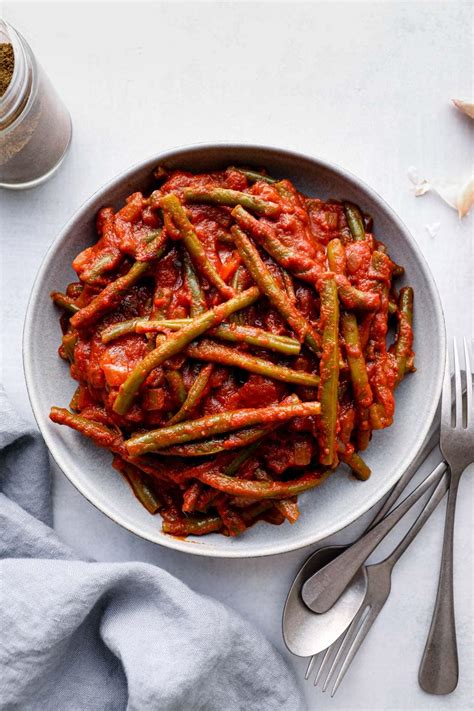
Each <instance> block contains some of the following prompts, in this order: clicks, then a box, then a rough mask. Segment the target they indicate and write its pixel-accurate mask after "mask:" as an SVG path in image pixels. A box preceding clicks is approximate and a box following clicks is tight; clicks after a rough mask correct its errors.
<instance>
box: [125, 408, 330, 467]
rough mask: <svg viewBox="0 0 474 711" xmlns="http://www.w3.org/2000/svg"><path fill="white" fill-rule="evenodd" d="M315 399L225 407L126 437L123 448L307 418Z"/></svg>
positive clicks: (147, 448) (152, 448)
mask: <svg viewBox="0 0 474 711" xmlns="http://www.w3.org/2000/svg"><path fill="white" fill-rule="evenodd" d="M320 410H321V408H320V405H319V402H304V403H298V404H290V405H281V404H280V405H270V406H268V407H260V408H247V409H243V410H229V411H227V412H220V413H217V414H215V415H206V416H205V417H201V418H199V419H197V420H188V421H187V422H180V423H178V424H176V425H171V426H169V427H162V428H161V429H158V430H150V431H149V432H146V433H145V434H139V435H135V436H134V437H132V438H131V439H129V440H127V442H126V448H127V451H128V453H129V454H130V455H131V456H137V455H140V454H145V453H146V452H156V451H157V450H159V449H162V448H163V447H171V446H172V445H174V444H182V443H184V442H189V441H191V440H196V439H204V438H205V437H211V436H212V435H216V434H222V433H223V432H230V431H232V430H240V429H242V428H243V427H249V426H251V425H256V424H259V425H264V424H276V423H281V422H285V421H287V420H290V419H293V418H294V417H309V416H312V415H318V414H319V413H320Z"/></svg>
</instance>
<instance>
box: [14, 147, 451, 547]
mask: <svg viewBox="0 0 474 711" xmlns="http://www.w3.org/2000/svg"><path fill="white" fill-rule="evenodd" d="M158 163H163V164H165V165H166V166H168V167H171V168H183V169H188V170H191V171H208V170H214V169H218V168H223V167H226V166H228V165H232V164H237V165H239V164H240V165H252V166H256V167H260V166H265V168H266V169H267V170H268V171H269V173H270V174H271V175H275V176H281V177H286V178H289V179H290V180H292V181H293V182H294V183H295V184H296V186H297V187H298V188H299V189H300V190H301V191H302V192H303V193H306V194H307V195H310V196H317V197H321V198H329V197H335V198H347V199H349V200H352V201H354V202H356V203H358V204H359V205H360V206H361V207H362V208H363V209H364V210H365V211H367V212H368V213H370V214H371V215H372V216H373V218H374V225H375V234H376V235H377V236H378V237H379V238H380V239H381V240H382V241H383V242H385V243H386V245H387V247H388V249H389V252H390V254H391V255H392V256H393V258H394V259H395V261H396V262H398V263H399V264H403V265H404V266H405V268H406V277H405V280H406V283H407V284H410V285H411V286H413V287H414V289H415V350H416V364H417V368H418V370H417V372H416V373H415V374H413V375H410V376H409V377H408V378H406V379H405V380H404V381H403V383H402V384H401V386H400V387H399V388H398V390H397V393H396V401H397V407H396V417H395V422H394V424H393V426H392V427H390V428H389V429H388V430H384V431H381V432H376V433H374V436H373V439H372V442H371V444H370V447H369V449H368V450H367V451H366V452H364V458H365V459H366V460H367V463H368V464H369V466H370V467H371V469H372V472H373V473H372V476H371V477H370V479H369V480H368V481H367V482H360V481H357V480H356V479H353V478H352V477H350V476H349V475H347V474H346V473H343V472H342V471H341V472H340V473H338V474H335V475H334V476H332V477H331V478H330V479H329V480H328V481H326V482H325V483H324V485H323V486H321V487H320V488H317V489H315V490H313V491H309V492H307V493H305V494H303V495H302V496H301V497H299V501H300V505H301V517H300V519H299V520H298V521H297V523H296V524H294V525H293V526H290V525H289V524H288V523H285V524H283V525H282V526H271V525H267V524H264V523H259V524H257V525H256V526H254V527H253V528H251V529H249V530H248V531H247V532H246V533H245V534H244V535H243V536H241V537H238V538H227V537H225V536H222V535H218V534H211V535H209V536H204V537H202V538H200V537H189V538H188V539H186V540H181V539H178V538H173V537H171V536H167V535H165V534H163V533H161V530H160V529H161V518H160V516H159V515H157V516H151V515H150V514H149V513H147V511H146V510H145V509H144V508H143V507H142V506H141V505H140V504H139V503H138V501H137V500H136V499H135V497H134V496H133V494H132V493H131V491H130V489H129V487H128V484H126V482H125V481H124V480H123V479H122V478H121V477H120V476H119V475H118V474H117V472H116V471H115V470H114V469H112V467H111V464H110V462H111V455H110V454H109V452H107V451H104V450H101V449H99V448H98V447H96V446H94V445H93V444H92V443H91V442H89V441H88V440H86V439H85V438H84V437H82V436H81V435H79V434H78V433H76V432H74V431H72V430H70V429H69V428H67V427H59V426H58V425H55V424H53V423H52V422H50V420H49V419H48V413H49V410H50V407H51V405H58V406H67V403H68V402H69V400H70V398H71V395H72V393H73V391H74V388H75V384H74V382H73V381H72V380H71V378H70V376H69V372H68V367H67V366H66V364H65V363H64V362H63V361H62V360H61V359H60V358H59V357H58V355H57V348H58V343H59V339H60V328H59V323H58V312H57V309H55V308H54V306H53V305H52V303H51V301H50V298H49V293H50V292H51V291H52V290H53V289H59V290H62V289H64V288H65V286H66V284H68V283H69V282H70V281H73V280H74V279H75V274H74V272H73V271H72V268H71V261H72V259H73V257H74V256H75V255H76V254H77V253H78V252H79V251H81V250H82V249H84V248H85V247H86V246H88V245H90V244H92V243H93V242H94V241H95V239H96V235H95V229H94V222H95V216H96V213H97V210H98V209H99V208H100V207H102V206H103V205H112V206H114V207H116V208H118V207H119V206H120V205H121V203H122V201H123V200H124V198H125V197H126V196H127V195H129V194H130V193H132V192H134V191H135V190H142V191H144V192H146V191H147V190H149V189H150V187H151V185H152V181H151V174H152V170H153V168H154V167H155V166H156V165H157V164H158ZM23 345H24V368H25V375H26V382H27V386H28V391H29V396H30V400H31V405H32V408H33V412H34V415H35V417H36V420H37V422H38V426H39V428H40V430H41V432H42V434H43V436H44V439H45V441H46V444H47V445H48V447H49V450H50V452H51V454H52V456H53V457H54V459H55V460H56V462H57V464H58V465H59V467H60V468H61V469H62V470H63V472H64V473H65V474H66V476H67V477H68V478H69V480H70V481H71V482H72V483H73V484H74V486H75V487H76V488H77V489H78V490H79V491H80V492H81V493H82V494H83V495H84V496H85V497H86V498H87V499H88V500H89V501H90V502H91V503H92V504H94V505H95V506H96V507H97V508H98V509H100V511H102V512H103V513H105V514H106V515H107V516H109V517H110V518H111V519H112V520H113V521H115V522H116V523H119V524H120V525H121V526H124V527H125V528H127V529H128V530H129V531H132V532H133V533H135V534H137V535H138V536H141V537H143V538H145V539H147V540H149V541H153V542H155V543H160V544H161V545H164V546H168V547H169V548H175V549H177V550H181V551H186V552H187V553H195V554H197V555H208V556H222V557H252V556H262V555H273V554H276V553H282V552H284V551H290V550H294V549H296V548H301V547H303V546H306V545H309V544H311V543H315V542H316V541H319V540H321V539H323V538H325V537H326V536H328V535H330V534H332V533H335V532H336V531H338V530H340V529H341V528H343V527H345V526H347V525H349V524H350V523H352V522H353V521H355V520H356V519H357V518H358V517H359V516H361V515H362V514H363V513H365V512H366V511H367V510H368V509H369V508H370V507H371V506H373V505H374V504H375V503H376V502H377V501H378V500H379V499H380V498H381V497H382V496H383V495H384V494H386V493H387V492H388V491H389V490H390V488H391V487H392V486H393V485H394V484H395V483H396V482H397V480H398V479H399V478H400V476H401V475H402V474H403V472H404V471H405V469H406V468H407V467H408V466H409V465H410V463H411V462H412V461H413V459H414V457H415V455H416V453H417V452H418V450H419V449H420V447H421V446H422V444H423V441H424V439H425V437H426V434H427V432H428V429H429V426H430V424H431V421H432V419H433V417H434V415H435V411H436V407H437V404H438V400H439V396H440V392H441V382H442V372H443V365H444V358H445V348H446V344H445V332H444V321H443V314H442V310H441V306H440V301H439V297H438V293H437V291H436V287H435V284H434V282H433V278H432V276H431V274H430V272H429V269H428V267H427V265H426V263H425V260H424V258H423V256H422V255H421V253H420V251H419V249H418V247H417V245H416V243H415V241H414V240H413V238H412V237H411V235H410V233H409V232H408V230H407V229H406V227H405V226H404V225H403V223H402V222H401V221H400V220H399V218H398V217H397V216H396V215H395V213H394V212H393V211H392V210H391V209H390V207H388V205H387V204H386V203H385V202H384V201H383V200H382V199H381V198H380V197H379V196H378V195H377V194H376V193H375V192H374V191H373V190H371V189H370V188H369V187H367V185H365V184H364V183H362V182H361V181H360V180H359V179H358V178H356V177H355V176H354V175H352V174H350V173H348V172H347V171H345V170H343V169H342V168H339V167H336V166H334V165H330V164H328V163H325V162H324V161H321V160H319V159H316V158H311V157H309V156H304V155H300V154H297V153H292V152H290V151H286V150H281V149H278V148H269V147H263V146H247V145H227V144H225V145H199V146H191V147H187V148H179V149H174V150H171V151H169V152H167V153H161V154H160V155H156V156H154V157H153V158H150V159H149V160H147V161H145V162H143V163H141V164H139V165H136V166H133V167H132V168H130V169H129V170H127V171H125V172H124V173H122V174H121V175H119V176H118V177H116V178H114V179H113V180H112V181H111V182H109V183H108V184H107V185H105V186H104V187H103V188H101V189H100V190H99V191H98V192H97V193H95V195H93V196H92V197H91V198H90V199H89V200H88V201H87V202H86V203H85V204H84V205H83V206H82V207H81V208H80V209H79V210H78V211H77V213H76V214H75V215H74V217H73V218H72V219H71V220H70V221H69V223H68V224H67V225H66V227H65V228H64V229H63V231H62V232H61V234H60V235H59V236H58V237H57V239H56V240H55V241H54V242H53V244H52V246H51V248H50V249H49V252H48V254H47V255H46V257H45V259H44V261H43V264H42V266H41V268H40V271H39V273H38V276H37V278H36V282H35V285H34V287H33V291H32V293H31V297H30V302H29V306H28V311H27V315H26V321H25V331H24V343H23Z"/></svg>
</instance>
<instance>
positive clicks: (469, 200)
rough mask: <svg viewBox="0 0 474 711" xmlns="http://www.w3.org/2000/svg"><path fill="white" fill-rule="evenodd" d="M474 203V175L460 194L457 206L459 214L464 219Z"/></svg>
mask: <svg viewBox="0 0 474 711" xmlns="http://www.w3.org/2000/svg"><path fill="white" fill-rule="evenodd" d="M473 205H474V177H472V178H470V179H469V180H468V181H467V182H466V183H465V184H464V187H463V188H462V190H461V191H460V193H459V196H458V202H457V208H458V215H459V217H460V218H461V219H462V218H463V217H464V216H465V215H467V214H468V212H469V210H470V209H471V207H472V206H473Z"/></svg>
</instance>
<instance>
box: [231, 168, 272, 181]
mask: <svg viewBox="0 0 474 711" xmlns="http://www.w3.org/2000/svg"><path fill="white" fill-rule="evenodd" d="M229 170H237V171H238V172H239V173H242V175H245V177H246V178H247V180H249V181H250V182H251V183H257V182H258V181H259V180H263V181H264V182H265V183H277V182H278V180H277V178H271V177H270V176H269V175H265V174H264V173H259V172H258V171H256V170H250V169H247V168H235V167H231V168H229Z"/></svg>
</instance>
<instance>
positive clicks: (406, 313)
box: [394, 286, 413, 385]
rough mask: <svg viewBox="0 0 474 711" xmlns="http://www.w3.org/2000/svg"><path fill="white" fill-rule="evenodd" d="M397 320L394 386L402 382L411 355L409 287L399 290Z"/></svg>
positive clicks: (411, 302)
mask: <svg viewBox="0 0 474 711" xmlns="http://www.w3.org/2000/svg"><path fill="white" fill-rule="evenodd" d="M397 318H398V331H397V336H396V340H395V345H394V352H395V358H396V361H397V375H396V379H395V383H396V385H398V384H399V383H400V382H401V381H402V380H403V377H404V375H405V373H406V372H407V370H408V369H407V359H408V358H409V357H410V355H411V353H412V344H413V331H412V323H413V289H412V288H411V287H409V286H405V287H403V288H402V289H400V294H399V297H398V312H397Z"/></svg>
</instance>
